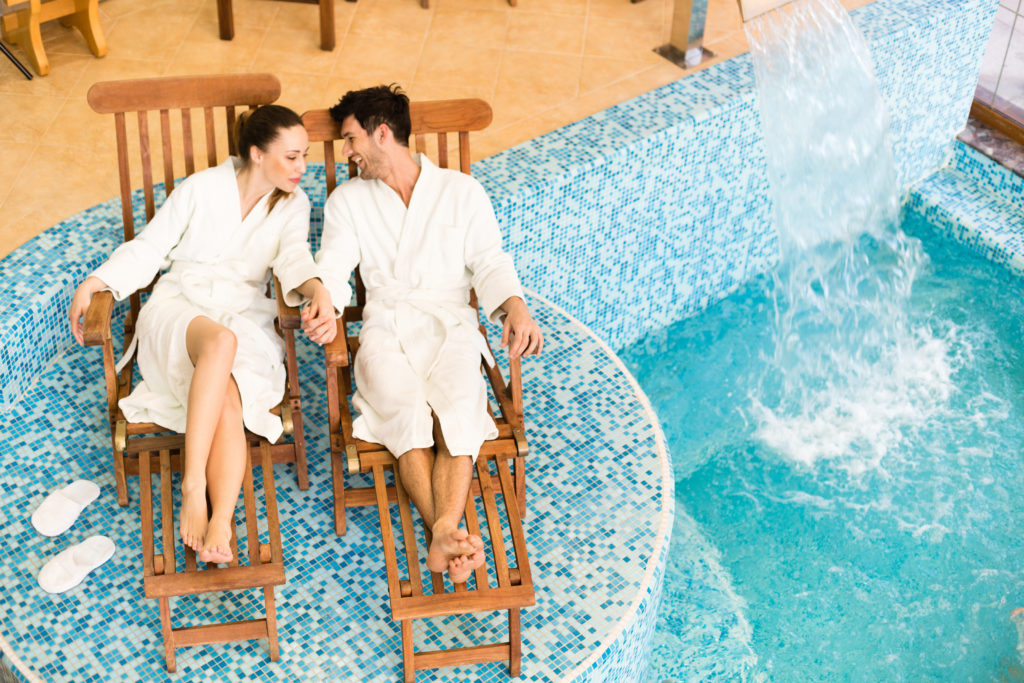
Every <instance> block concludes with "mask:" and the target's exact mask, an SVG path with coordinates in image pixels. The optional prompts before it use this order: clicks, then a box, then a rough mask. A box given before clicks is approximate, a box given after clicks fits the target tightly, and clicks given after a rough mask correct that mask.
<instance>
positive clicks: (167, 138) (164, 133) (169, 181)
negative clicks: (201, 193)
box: [160, 109, 174, 195]
mask: <svg viewBox="0 0 1024 683" xmlns="http://www.w3.org/2000/svg"><path fill="white" fill-rule="evenodd" d="M160 143H161V147H160V151H161V154H162V155H163V161H164V188H165V189H166V191H167V195H169V194H171V192H172V191H173V190H174V148H173V141H172V140H171V114H170V112H169V111H167V110H166V109H161V110H160Z"/></svg>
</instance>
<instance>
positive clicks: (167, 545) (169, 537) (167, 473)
mask: <svg viewBox="0 0 1024 683" xmlns="http://www.w3.org/2000/svg"><path fill="white" fill-rule="evenodd" d="M160 522H161V526H162V527H163V531H164V536H163V543H162V545H163V555H164V574H173V573H174V572H175V568H176V566H177V562H176V560H175V554H174V546H175V543H174V494H172V493H171V454H170V452H168V451H166V450H163V451H160Z"/></svg>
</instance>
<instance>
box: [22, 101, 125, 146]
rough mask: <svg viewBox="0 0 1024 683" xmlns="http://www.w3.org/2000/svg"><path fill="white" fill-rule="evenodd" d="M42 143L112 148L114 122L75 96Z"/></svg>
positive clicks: (62, 108)
mask: <svg viewBox="0 0 1024 683" xmlns="http://www.w3.org/2000/svg"><path fill="white" fill-rule="evenodd" d="M40 142H41V143H44V144H47V145H59V146H61V147H74V148H78V149H96V148H100V149H113V147H114V145H115V144H116V142H115V136H114V121H113V118H112V117H110V116H105V115H103V114H97V113H96V112H95V111H93V109H92V107H90V106H89V104H88V103H87V102H86V101H85V100H84V99H81V98H77V97H72V98H69V99H68V100H67V101H66V102H64V105H63V106H62V107H61V108H60V111H59V112H58V113H57V117H56V118H55V119H54V120H53V123H51V124H50V126H49V128H47V130H46V135H45V136H43V138H41V139H40Z"/></svg>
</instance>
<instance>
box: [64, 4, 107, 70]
mask: <svg viewBox="0 0 1024 683" xmlns="http://www.w3.org/2000/svg"><path fill="white" fill-rule="evenodd" d="M69 23H70V24H71V25H72V26H74V27H75V28H77V29H78V31H79V32H80V33H81V34H82V37H83V38H85V42H86V43H87V44H88V45H89V50H90V51H91V52H92V53H93V54H94V55H96V56H97V57H103V56H104V55H106V54H107V41H106V40H105V39H104V38H103V28H102V27H101V26H100V12H99V0H75V13H74V14H73V15H71V16H70V17H69Z"/></svg>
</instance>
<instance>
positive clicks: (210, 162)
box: [203, 107, 217, 168]
mask: <svg viewBox="0 0 1024 683" xmlns="http://www.w3.org/2000/svg"><path fill="white" fill-rule="evenodd" d="M203 121H204V122H205V123H206V165H207V166H208V167H210V168H212V167H214V166H216V165H217V134H216V132H215V131H214V125H213V108H212V107H204V108H203Z"/></svg>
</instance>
